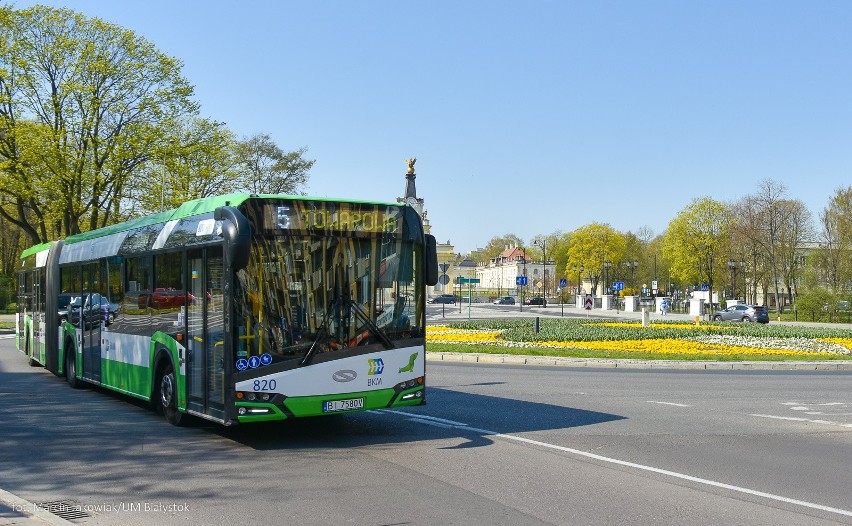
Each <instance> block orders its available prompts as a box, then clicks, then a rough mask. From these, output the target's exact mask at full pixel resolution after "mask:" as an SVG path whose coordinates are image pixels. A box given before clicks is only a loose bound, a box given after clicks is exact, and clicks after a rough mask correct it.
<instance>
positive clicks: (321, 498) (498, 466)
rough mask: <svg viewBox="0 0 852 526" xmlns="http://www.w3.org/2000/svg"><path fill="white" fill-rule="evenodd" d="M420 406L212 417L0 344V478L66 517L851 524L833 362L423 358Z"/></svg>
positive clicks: (108, 521)
mask: <svg viewBox="0 0 852 526" xmlns="http://www.w3.org/2000/svg"><path fill="white" fill-rule="evenodd" d="M427 371H428V372H427V378H428V383H429V386H430V387H429V391H428V405H426V406H424V407H420V408H412V409H410V410H406V411H387V410H386V411H374V412H370V413H359V414H351V415H338V416H334V417H327V418H318V419H312V420H304V421H294V422H283V423H278V424H274V425H258V426H243V427H241V428H233V429H224V428H219V427H215V426H210V425H208V424H205V423H197V424H196V425H193V426H190V427H187V428H176V427H172V426H169V425H168V424H166V423H165V422H164V420H162V419H161V417H158V416H157V415H155V414H154V413H152V412H150V411H149V410H148V409H147V408H146V407H144V405H143V404H141V403H138V402H134V401H132V400H131V399H128V398H126V397H122V396H119V395H115V394H111V393H109V392H106V391H102V390H99V389H83V390H71V389H70V388H68V387H67V385H66V384H65V383H64V382H63V381H62V380H61V379H59V378H56V377H54V376H53V375H51V374H50V373H48V372H46V371H45V370H43V369H40V368H30V367H28V366H27V365H26V362H25V360H24V359H23V356H21V355H20V354H19V353H18V352H17V351H15V350H14V349H13V345H12V341H11V340H8V339H4V340H0V488H2V489H4V490H6V491H9V492H11V493H13V494H15V495H18V496H20V497H23V498H25V499H27V500H29V501H32V502H39V503H44V502H48V501H63V502H66V503H68V504H69V505H71V506H80V508H81V509H84V510H85V511H86V515H87V516H85V517H80V518H77V519H74V522H76V523H78V524H90V525H112V524H127V525H136V524H138V525H143V524H228V525H240V524H246V525H259V524H335V525H336V524H365V525H390V524H465V525H468V524H474V525H476V524H483V525H485V524H512V525H518V524H578V525H587V524H592V525H593V524H641V525H651V524H653V525H666V524H691V525H708V526H709V525H714V526H716V525H719V524H749V525H770V524H771V525H773V526H775V525H779V524H797V525H816V524H852V492H850V487H852V473H850V461H849V459H850V458H852V394H850V388H849V386H850V385H852V373H850V372H844V371H840V372H782V371H777V372H776V371H652V370H617V369H569V368H558V367H535V366H521V367H518V366H508V365H480V364H450V365H444V364H435V363H430V364H429V365H428V369H427Z"/></svg>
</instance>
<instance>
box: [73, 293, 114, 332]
mask: <svg viewBox="0 0 852 526" xmlns="http://www.w3.org/2000/svg"><path fill="white" fill-rule="evenodd" d="M120 309H121V306H120V305H119V304H118V303H111V302H110V301H109V300H108V299H107V298H105V297H104V296H101V295H100V294H97V293H96V294H82V295H78V296H77V297H75V298H74V299H73V301H71V303H70V304H69V305H68V320H69V321H70V322H71V323H73V324H74V325H79V323H80V315H81V313H82V317H83V320H84V321H85V322H86V326H87V327H89V326H91V325H93V324H95V323H98V322H99V321H100V320H104V321H105V322H106V324H107V325H110V324H112V322H114V321H115V317H116V316H118V312H119V310H120Z"/></svg>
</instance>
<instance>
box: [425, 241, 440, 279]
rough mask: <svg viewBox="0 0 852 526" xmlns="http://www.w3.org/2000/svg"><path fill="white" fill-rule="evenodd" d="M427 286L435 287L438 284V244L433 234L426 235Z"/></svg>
mask: <svg viewBox="0 0 852 526" xmlns="http://www.w3.org/2000/svg"><path fill="white" fill-rule="evenodd" d="M424 248H425V250H426V257H425V258H424V259H425V260H426V261H425V263H426V280H425V281H426V284H427V285H429V286H430V287H434V286H435V285H437V284H438V242H437V241H436V240H435V236H433V235H432V234H426V246H425V247H424Z"/></svg>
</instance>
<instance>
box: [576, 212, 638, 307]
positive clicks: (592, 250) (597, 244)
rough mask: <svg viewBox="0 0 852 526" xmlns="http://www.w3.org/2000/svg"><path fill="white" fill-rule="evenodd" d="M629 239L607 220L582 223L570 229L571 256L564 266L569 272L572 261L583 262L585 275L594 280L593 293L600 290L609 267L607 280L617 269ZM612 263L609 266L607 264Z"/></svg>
mask: <svg viewBox="0 0 852 526" xmlns="http://www.w3.org/2000/svg"><path fill="white" fill-rule="evenodd" d="M626 247H627V242H626V240H625V238H624V234H622V233H621V232H618V231H617V230H615V229H614V228H612V227H611V226H609V225H608V224H602V223H592V224H590V225H585V226H581V227H580V228H578V229H576V230H574V231H573V232H572V233H571V241H570V243H569V244H568V260H567V263H566V265H565V268H564V269H563V271H564V272H566V273H570V272H572V270H571V265H577V267H578V268H579V266H580V265H583V267H584V268H585V271H584V272H583V276H584V279H588V280H589V281H591V283H592V294H597V288H598V283H599V282H600V281H601V280H602V279H603V277H604V269H606V274H607V281H609V277H610V276H613V275H615V274H613V272H617V266H618V262H620V261H622V260H623V259H624V255H625V249H626ZM607 263H609V265H610V266H609V267H608V268H607V267H606V264H607Z"/></svg>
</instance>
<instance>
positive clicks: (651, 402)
mask: <svg viewBox="0 0 852 526" xmlns="http://www.w3.org/2000/svg"><path fill="white" fill-rule="evenodd" d="M648 403H649V404H660V405H673V406H675V407H692V406H691V405H686V404H676V403H674V402H657V401H656V400H648Z"/></svg>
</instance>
